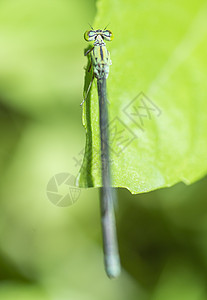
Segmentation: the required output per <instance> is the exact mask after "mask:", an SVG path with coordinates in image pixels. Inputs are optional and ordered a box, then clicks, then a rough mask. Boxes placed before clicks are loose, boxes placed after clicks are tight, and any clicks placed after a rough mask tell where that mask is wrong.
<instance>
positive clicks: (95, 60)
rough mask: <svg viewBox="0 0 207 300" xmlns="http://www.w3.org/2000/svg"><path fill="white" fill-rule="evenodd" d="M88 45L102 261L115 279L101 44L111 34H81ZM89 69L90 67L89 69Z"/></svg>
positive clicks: (105, 63)
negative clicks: (94, 94)
mask: <svg viewBox="0 0 207 300" xmlns="http://www.w3.org/2000/svg"><path fill="white" fill-rule="evenodd" d="M84 38H85V40H86V41H87V42H93V47H92V48H91V49H89V50H88V51H87V52H86V53H85V55H88V54H90V55H91V65H92V72H93V73H92V80H91V82H90V84H89V87H88V89H87V92H86V97H85V99H84V100H83V102H82V103H81V105H82V104H83V103H84V101H85V100H86V99H87V96H88V93H89V91H90V88H91V85H92V82H93V79H94V77H95V78H96V79H97V87H98V98H99V124H100V140H101V169H102V170H101V174H102V188H101V189H100V206H101V223H102V235H103V249H104V262H105V269H106V273H107V275H108V276H109V277H117V276H118V275H119V273H120V269H121V267H120V259H119V252H118V244H117V236H116V225H115V216H114V199H113V198H114V197H113V195H115V194H114V191H113V190H112V187H111V169H110V153H109V130H108V108H107V103H108V101H107V93H106V79H107V77H108V74H109V66H110V65H111V59H110V53H109V51H108V50H107V48H106V44H105V42H104V41H112V39H113V33H112V32H111V31H110V30H106V28H105V29H104V30H100V29H98V30H94V29H93V28H92V27H91V30H88V31H86V32H85V34H84ZM90 68H91V66H90Z"/></svg>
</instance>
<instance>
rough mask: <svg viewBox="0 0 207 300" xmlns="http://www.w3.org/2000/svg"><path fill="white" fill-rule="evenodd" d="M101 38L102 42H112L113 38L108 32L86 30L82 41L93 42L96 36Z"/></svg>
mask: <svg viewBox="0 0 207 300" xmlns="http://www.w3.org/2000/svg"><path fill="white" fill-rule="evenodd" d="M99 35H100V36H101V37H102V39H103V40H106V41H112V40H113V38H114V35H113V33H112V32H111V31H110V30H101V29H98V30H87V31H86V32H85V33H84V39H85V40H86V41H87V42H91V41H95V40H96V38H97V36H99Z"/></svg>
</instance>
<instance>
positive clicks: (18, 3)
mask: <svg viewBox="0 0 207 300" xmlns="http://www.w3.org/2000/svg"><path fill="white" fill-rule="evenodd" d="M95 14H96V8H95V1H94V0H90V1H83V0H77V1H75V2H73V1H69V0H50V1H49V0H41V1H40V0H35V1H34V0H30V1H26V0H2V1H1V3H0V143H1V146H0V176H1V177H0V178H1V180H0V299H4V300H13V299H16V300H18V299H21V300H24V299H27V300H30V299H40V300H41V299H44V300H47V299H52V300H53V299H54V300H56V299H58V300H59V299H61V300H66V299H77V300H79V299H80V300H81V299H83V300H86V299H119V300H120V299H126V298H127V299H140V300H145V299H151V300H166V299H168V300H171V299H172V300H174V299H176V300H181V299H182V300H185V299H186V300H187V299H188V300H197V299H198V300H205V299H207V289H206V286H207V238H206V236H207V203H206V190H207V188H206V186H207V178H204V179H203V180H201V181H200V182H197V183H195V184H193V185H191V186H185V185H184V184H178V185H176V186H174V187H172V188H170V189H163V190H158V191H155V192H151V193H148V194H142V195H136V196H132V195H131V194H130V193H129V192H128V191H127V190H124V189H120V190H119V191H118V199H119V205H118V206H119V207H118V211H117V229H118V239H119V244H120V254H121V261H122V266H123V272H122V275H121V276H120V277H119V278H118V279H116V280H109V279H108V278H107V277H106V275H105V273H104V267H103V256H102V244H101V228H100V217H99V200H98V191H97V190H96V189H86V190H81V193H80V196H79V198H78V200H77V201H76V203H75V204H74V205H72V206H68V207H64V208H63V207H58V206H57V205H54V204H53V203H52V202H51V201H50V200H49V199H48V197H47V193H46V192H47V184H48V181H49V180H50V178H51V177H53V176H54V175H56V174H59V173H70V174H72V175H74V176H76V175H77V173H78V171H79V167H80V162H81V159H82V157H83V149H84V145H85V132H84V129H83V126H82V124H81V108H80V106H79V104H80V102H81V101H82V90H83V86H84V68H83V66H84V65H86V59H85V58H84V56H83V51H84V48H85V47H86V45H85V42H84V40H83V33H84V31H85V30H86V29H88V26H89V25H88V22H89V23H93V19H94V17H95Z"/></svg>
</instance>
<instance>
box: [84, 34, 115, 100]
mask: <svg viewBox="0 0 207 300" xmlns="http://www.w3.org/2000/svg"><path fill="white" fill-rule="evenodd" d="M84 38H85V40H86V41H87V42H92V41H94V43H93V47H92V48H91V49H89V50H88V51H86V53H85V56H86V55H88V54H91V65H92V68H93V75H92V80H91V82H90V84H89V87H88V90H87V92H86V96H85V98H84V100H83V101H82V103H81V105H82V104H83V103H84V101H85V99H86V98H87V96H88V93H89V91H90V88H91V84H92V82H93V79H94V77H96V78H97V79H101V78H103V77H104V78H107V77H108V75H109V66H110V65H111V64H112V62H111V59H110V53H109V51H108V50H107V48H106V44H105V42H104V41H112V40H113V38H114V36H113V33H112V32H111V31H110V30H105V29H104V30H101V29H98V30H94V29H92V30H87V31H86V32H85V34H84ZM89 69H90V68H89Z"/></svg>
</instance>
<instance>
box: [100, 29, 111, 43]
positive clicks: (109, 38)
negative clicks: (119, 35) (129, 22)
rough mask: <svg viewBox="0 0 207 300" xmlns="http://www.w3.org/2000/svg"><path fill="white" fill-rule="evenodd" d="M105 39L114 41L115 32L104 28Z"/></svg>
mask: <svg viewBox="0 0 207 300" xmlns="http://www.w3.org/2000/svg"><path fill="white" fill-rule="evenodd" d="M102 36H103V39H104V40H106V41H112V40H113V38H114V35H113V33H112V32H111V31H110V30H104V31H103V33H102Z"/></svg>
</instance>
